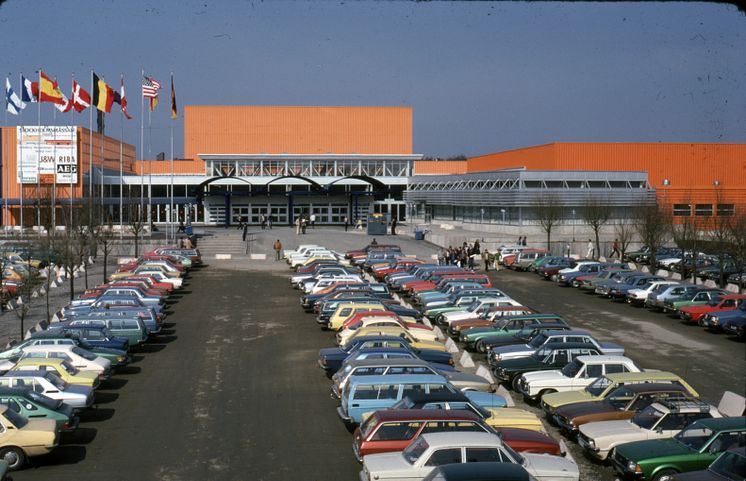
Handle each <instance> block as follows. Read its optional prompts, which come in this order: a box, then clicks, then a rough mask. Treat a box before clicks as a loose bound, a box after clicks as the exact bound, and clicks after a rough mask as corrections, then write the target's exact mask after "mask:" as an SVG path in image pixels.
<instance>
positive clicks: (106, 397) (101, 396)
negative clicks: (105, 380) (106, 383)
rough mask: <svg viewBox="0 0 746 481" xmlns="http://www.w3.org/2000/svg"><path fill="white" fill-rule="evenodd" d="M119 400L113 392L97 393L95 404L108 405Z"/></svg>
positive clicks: (117, 395)
mask: <svg viewBox="0 0 746 481" xmlns="http://www.w3.org/2000/svg"><path fill="white" fill-rule="evenodd" d="M117 399H119V394H118V393H115V392H97V393H96V404H109V403H113V402H114V401H116V400H117Z"/></svg>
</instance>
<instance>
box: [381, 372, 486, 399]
mask: <svg viewBox="0 0 746 481" xmlns="http://www.w3.org/2000/svg"><path fill="white" fill-rule="evenodd" d="M369 377H370V376H369ZM379 377H387V376H379ZM402 399H409V400H410V401H411V402H412V403H413V404H419V403H427V402H449V401H469V402H471V401H470V400H469V398H468V397H466V395H464V394H462V393H460V392H438V393H437V394H433V393H430V394H425V393H411V394H407V395H406V396H404V397H403V398H402Z"/></svg>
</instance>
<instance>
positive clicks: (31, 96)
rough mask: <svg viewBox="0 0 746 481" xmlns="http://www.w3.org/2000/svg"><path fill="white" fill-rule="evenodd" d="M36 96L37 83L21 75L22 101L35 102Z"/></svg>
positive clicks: (37, 93) (37, 92) (37, 94)
mask: <svg viewBox="0 0 746 481" xmlns="http://www.w3.org/2000/svg"><path fill="white" fill-rule="evenodd" d="M38 97H39V84H38V83H37V82H32V81H31V80H29V79H27V78H26V77H24V76H23V75H21V100H22V101H24V102H36V100H37V98H38Z"/></svg>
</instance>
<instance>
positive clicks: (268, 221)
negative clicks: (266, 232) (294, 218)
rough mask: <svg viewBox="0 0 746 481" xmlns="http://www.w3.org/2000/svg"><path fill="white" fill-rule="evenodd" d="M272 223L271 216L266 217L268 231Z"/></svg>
mask: <svg viewBox="0 0 746 481" xmlns="http://www.w3.org/2000/svg"><path fill="white" fill-rule="evenodd" d="M272 222H273V221H272V216H271V215H270V216H267V225H268V226H269V228H270V229H271V228H272Z"/></svg>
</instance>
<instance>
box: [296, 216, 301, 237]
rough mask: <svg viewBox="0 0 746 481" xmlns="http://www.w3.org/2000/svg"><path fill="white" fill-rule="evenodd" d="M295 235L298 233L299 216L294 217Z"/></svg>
mask: <svg viewBox="0 0 746 481" xmlns="http://www.w3.org/2000/svg"><path fill="white" fill-rule="evenodd" d="M295 235H300V216H298V217H296V218H295Z"/></svg>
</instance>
